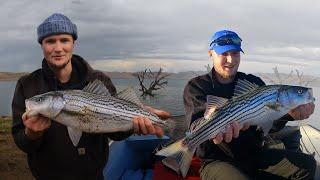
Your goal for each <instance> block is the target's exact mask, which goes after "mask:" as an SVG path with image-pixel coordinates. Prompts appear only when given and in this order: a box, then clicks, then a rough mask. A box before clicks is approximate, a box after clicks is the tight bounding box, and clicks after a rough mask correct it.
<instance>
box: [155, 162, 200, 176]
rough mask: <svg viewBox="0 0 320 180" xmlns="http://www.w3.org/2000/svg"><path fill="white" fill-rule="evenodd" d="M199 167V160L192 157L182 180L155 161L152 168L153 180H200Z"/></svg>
mask: <svg viewBox="0 0 320 180" xmlns="http://www.w3.org/2000/svg"><path fill="white" fill-rule="evenodd" d="M200 167H201V162H200V159H199V158H197V157H193V158H192V162H191V165H190V169H189V171H188V174H187V176H186V177H185V178H183V177H181V176H180V175H178V174H177V173H176V172H175V171H173V170H171V169H170V168H168V167H166V166H165V165H163V163H162V162H161V161H157V162H156V163H155V165H154V168H153V180H164V179H165V180H200V174H199V170H200Z"/></svg>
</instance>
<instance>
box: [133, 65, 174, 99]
mask: <svg viewBox="0 0 320 180" xmlns="http://www.w3.org/2000/svg"><path fill="white" fill-rule="evenodd" d="M134 76H136V77H137V78H138V80H139V83H140V89H139V91H141V92H142V94H141V96H145V95H150V96H154V93H153V91H156V90H159V89H161V88H164V86H165V85H167V84H168V81H167V80H165V78H167V77H168V76H170V74H168V73H164V72H163V71H162V68H161V67H160V69H159V71H158V72H152V71H151V70H150V69H145V70H144V71H141V72H138V73H135V74H134ZM146 79H148V80H150V83H147V82H146Z"/></svg>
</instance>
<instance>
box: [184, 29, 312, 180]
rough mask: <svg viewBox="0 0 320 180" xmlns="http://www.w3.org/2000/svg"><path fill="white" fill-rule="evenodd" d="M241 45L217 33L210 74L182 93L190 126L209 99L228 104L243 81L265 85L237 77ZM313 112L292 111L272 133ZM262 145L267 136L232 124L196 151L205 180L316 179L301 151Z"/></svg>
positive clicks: (232, 35)
mask: <svg viewBox="0 0 320 180" xmlns="http://www.w3.org/2000/svg"><path fill="white" fill-rule="evenodd" d="M241 42H242V40H241V38H240V37H239V36H238V34H237V33H235V32H233V31H229V30H221V31H218V32H216V33H214V35H213V36H212V38H211V40H210V45H209V46H210V49H209V56H210V59H211V60H212V61H213V68H212V70H211V71H210V72H209V73H208V74H205V75H202V76H198V77H195V78H193V79H191V80H190V81H189V82H188V83H187V85H186V87H185V89H184V107H185V112H186V118H187V122H188V124H189V125H190V124H191V123H192V122H193V121H195V120H196V119H198V118H201V117H203V115H204V112H205V109H206V99H207V98H206V97H207V95H214V96H219V97H223V98H227V99H229V98H231V97H232V96H233V94H234V88H235V84H236V82H237V80H239V79H242V80H247V81H249V82H252V83H254V84H257V85H259V86H263V85H265V83H264V82H263V81H262V80H261V79H260V78H259V77H256V76H254V75H252V74H245V73H242V72H238V68H239V65H240V56H241V52H243V50H242V48H241ZM313 110H314V104H313V103H310V104H306V105H302V106H299V107H297V108H296V109H293V110H291V111H290V112H289V113H288V114H287V115H285V116H284V117H282V118H281V119H280V120H279V121H275V123H274V125H273V129H272V131H279V130H280V129H282V128H283V127H284V126H285V124H286V122H287V121H291V120H302V119H306V118H308V117H309V116H310V115H311V114H312V113H313ZM240 130H242V131H240ZM263 142H264V140H263V132H262V131H261V130H258V129H257V127H256V126H250V127H249V126H248V125H244V126H243V127H242V126H240V125H239V124H238V123H237V122H235V123H232V124H230V125H229V126H228V127H227V128H226V131H225V132H224V133H222V132H221V134H219V135H218V136H217V137H216V138H214V139H213V140H208V141H206V142H204V143H202V144H201V145H200V146H199V147H198V148H197V151H196V155H197V156H198V157H199V158H200V159H201V160H202V167H201V169H200V175H201V179H206V180H207V179H210V180H211V179H212V180H213V179H217V180H229V179H237V180H242V179H313V177H314V174H315V168H316V162H315V160H314V158H313V157H312V156H311V155H307V154H303V153H301V152H299V151H297V150H295V151H292V150H285V149H270V148H264V147H263Z"/></svg>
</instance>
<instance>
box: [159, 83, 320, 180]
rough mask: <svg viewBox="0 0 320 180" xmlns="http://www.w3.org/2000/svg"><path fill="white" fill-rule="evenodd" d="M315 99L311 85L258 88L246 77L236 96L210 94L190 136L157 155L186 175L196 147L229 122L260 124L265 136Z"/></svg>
mask: <svg viewBox="0 0 320 180" xmlns="http://www.w3.org/2000/svg"><path fill="white" fill-rule="evenodd" d="M314 100H315V99H314V97H313V95H312V89H311V88H306V87H300V86H287V85H266V86H261V87H259V86H258V85H256V84H253V83H251V82H249V81H247V80H238V81H237V84H236V87H235V91H234V97H232V98H231V99H224V98H221V97H216V96H211V95H209V96H207V109H206V112H205V114H204V117H202V118H200V119H198V120H196V121H194V122H193V123H192V124H191V126H190V128H189V133H188V135H186V136H185V137H184V138H183V139H181V140H179V141H177V142H175V143H173V144H171V145H169V146H167V147H165V148H163V149H161V150H160V151H158V152H157V153H156V155H160V156H166V157H167V158H165V159H164V160H163V161H162V162H163V163H164V164H165V165H166V166H168V167H169V168H171V169H173V170H175V171H176V172H178V173H179V174H181V175H182V176H183V177H185V176H186V174H187V172H188V169H189V166H190V163H191V159H192V156H193V154H194V152H195V150H196V148H197V147H198V146H199V145H200V144H201V143H203V142H205V141H207V140H209V139H212V138H214V137H216V136H217V135H218V133H220V132H223V131H224V130H225V128H226V126H227V125H229V124H230V123H232V122H234V121H238V122H239V124H240V125H243V124H244V123H248V124H250V125H257V126H258V127H260V128H261V129H262V130H263V132H264V134H265V135H266V134H267V133H268V132H269V130H270V129H271V127H272V124H273V121H274V120H277V119H280V118H281V117H282V116H284V115H285V114H287V113H288V112H289V111H290V110H291V109H294V108H296V107H297V106H299V105H302V104H307V103H310V102H314Z"/></svg>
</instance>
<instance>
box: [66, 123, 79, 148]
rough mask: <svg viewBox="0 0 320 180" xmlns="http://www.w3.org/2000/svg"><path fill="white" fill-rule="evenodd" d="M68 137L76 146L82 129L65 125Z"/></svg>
mask: <svg viewBox="0 0 320 180" xmlns="http://www.w3.org/2000/svg"><path fill="white" fill-rule="evenodd" d="M67 129H68V133H69V137H70V139H71V141H72V144H73V145H74V146H75V147H76V146H78V144H79V141H80V138H81V136H82V131H79V130H77V129H74V128H72V127H67Z"/></svg>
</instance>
